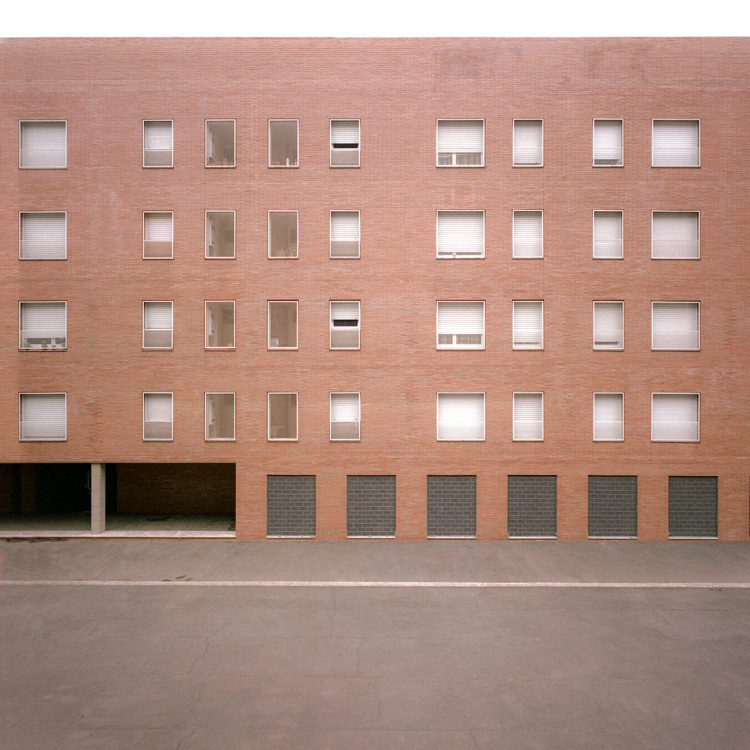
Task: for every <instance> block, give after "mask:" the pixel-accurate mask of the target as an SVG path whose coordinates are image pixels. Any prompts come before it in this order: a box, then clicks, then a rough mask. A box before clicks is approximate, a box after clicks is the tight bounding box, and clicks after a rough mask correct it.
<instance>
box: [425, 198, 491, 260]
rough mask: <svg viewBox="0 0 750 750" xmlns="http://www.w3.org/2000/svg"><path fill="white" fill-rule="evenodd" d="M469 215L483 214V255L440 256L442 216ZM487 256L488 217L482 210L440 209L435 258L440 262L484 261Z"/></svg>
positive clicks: (436, 220)
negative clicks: (446, 214) (449, 214)
mask: <svg viewBox="0 0 750 750" xmlns="http://www.w3.org/2000/svg"><path fill="white" fill-rule="evenodd" d="M443 212H446V213H451V214H453V213H467V214H482V254H481V255H456V253H451V254H450V255H448V254H447V253H446V254H444V255H441V254H440V244H439V242H440V234H439V232H440V214H441V213H443ZM486 254H487V215H486V212H485V210H484V209H481V208H439V209H437V211H435V257H436V258H438V259H440V260H482V259H484V257H485V255H486Z"/></svg>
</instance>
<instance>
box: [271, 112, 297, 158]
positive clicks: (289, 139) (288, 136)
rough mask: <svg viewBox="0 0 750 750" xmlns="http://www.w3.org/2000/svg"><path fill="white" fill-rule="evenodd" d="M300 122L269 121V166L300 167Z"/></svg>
mask: <svg viewBox="0 0 750 750" xmlns="http://www.w3.org/2000/svg"><path fill="white" fill-rule="evenodd" d="M298 130H299V120H269V121H268V166H269V167H296V166H299V135H298Z"/></svg>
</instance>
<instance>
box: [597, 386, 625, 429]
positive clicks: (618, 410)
mask: <svg viewBox="0 0 750 750" xmlns="http://www.w3.org/2000/svg"><path fill="white" fill-rule="evenodd" d="M622 403H623V397H622V393H595V394H594V440H622V439H623V418H622Z"/></svg>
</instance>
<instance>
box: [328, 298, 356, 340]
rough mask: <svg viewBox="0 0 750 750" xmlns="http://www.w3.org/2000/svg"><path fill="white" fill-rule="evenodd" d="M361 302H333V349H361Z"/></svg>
mask: <svg viewBox="0 0 750 750" xmlns="http://www.w3.org/2000/svg"><path fill="white" fill-rule="evenodd" d="M359 323H360V318H359V302H354V301H349V302H331V349H359V330H360V325H359Z"/></svg>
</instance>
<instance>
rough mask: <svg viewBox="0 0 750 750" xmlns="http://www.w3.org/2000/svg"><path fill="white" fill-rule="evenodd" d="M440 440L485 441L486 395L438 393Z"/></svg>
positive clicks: (438, 433)
mask: <svg viewBox="0 0 750 750" xmlns="http://www.w3.org/2000/svg"><path fill="white" fill-rule="evenodd" d="M437 439H438V440H484V393H438V395H437Z"/></svg>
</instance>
